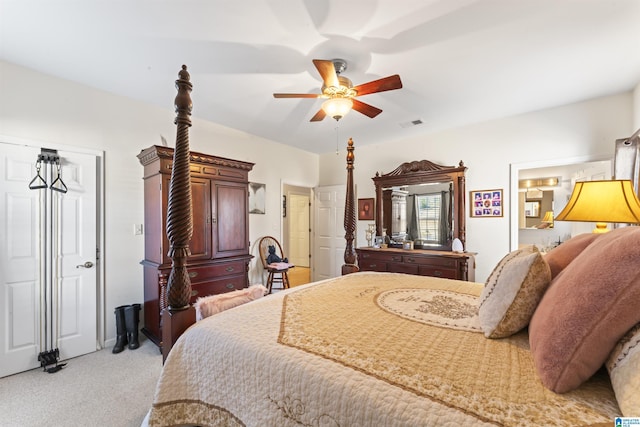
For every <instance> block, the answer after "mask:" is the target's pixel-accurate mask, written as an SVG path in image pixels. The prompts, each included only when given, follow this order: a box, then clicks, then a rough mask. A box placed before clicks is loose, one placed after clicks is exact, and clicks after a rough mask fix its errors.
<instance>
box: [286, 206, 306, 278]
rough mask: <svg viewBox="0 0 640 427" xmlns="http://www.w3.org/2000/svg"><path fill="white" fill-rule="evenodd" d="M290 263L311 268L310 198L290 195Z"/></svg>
mask: <svg viewBox="0 0 640 427" xmlns="http://www.w3.org/2000/svg"><path fill="white" fill-rule="evenodd" d="M289 211H290V218H289V248H290V251H289V253H288V254H287V255H288V256H289V261H290V262H291V263H292V264H295V265H296V266H299V267H309V196H303V195H300V194H290V195H289Z"/></svg>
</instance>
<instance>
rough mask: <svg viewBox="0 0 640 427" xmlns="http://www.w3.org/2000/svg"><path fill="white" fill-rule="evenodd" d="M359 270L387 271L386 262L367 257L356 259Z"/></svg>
mask: <svg viewBox="0 0 640 427" xmlns="http://www.w3.org/2000/svg"><path fill="white" fill-rule="evenodd" d="M358 267H360V270H361V271H387V263H386V261H384V260H382V259H377V258H369V259H363V260H359V261H358Z"/></svg>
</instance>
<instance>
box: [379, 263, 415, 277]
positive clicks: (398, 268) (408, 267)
mask: <svg viewBox="0 0 640 427" xmlns="http://www.w3.org/2000/svg"><path fill="white" fill-rule="evenodd" d="M387 271H388V272H390V273H405V274H418V266H417V265H414V264H407V263H400V262H390V263H388V264H387Z"/></svg>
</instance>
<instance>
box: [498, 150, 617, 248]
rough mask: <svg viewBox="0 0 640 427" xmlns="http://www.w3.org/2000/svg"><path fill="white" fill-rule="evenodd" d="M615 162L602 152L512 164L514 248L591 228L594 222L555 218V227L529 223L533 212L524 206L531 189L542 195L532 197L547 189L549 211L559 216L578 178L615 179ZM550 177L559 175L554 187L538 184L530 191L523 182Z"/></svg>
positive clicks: (552, 242) (546, 244) (547, 245)
mask: <svg viewBox="0 0 640 427" xmlns="http://www.w3.org/2000/svg"><path fill="white" fill-rule="evenodd" d="M611 165H612V163H611V159H608V158H604V157H598V156H587V157H579V158H570V159H553V160H549V161H540V162H531V163H520V164H512V165H511V211H510V212H511V215H510V218H511V221H510V235H511V238H510V248H511V249H510V250H512V251H513V250H516V249H518V248H519V247H520V245H530V244H535V245H537V246H539V247H542V248H550V247H553V246H554V245H556V244H558V242H562V241H565V240H566V239H567V238H568V237H571V236H575V235H576V234H580V233H586V232H590V231H591V229H593V225H590V224H588V223H580V222H554V223H553V224H554V225H553V226H552V227H545V228H539V227H532V226H529V223H528V222H527V220H528V219H529V218H528V216H530V215H528V214H527V210H526V209H523V208H522V207H523V206H524V205H525V203H526V202H527V200H529V198H528V196H527V194H528V193H529V192H537V193H539V194H540V196H539V197H537V196H534V197H533V198H531V200H542V199H543V197H544V195H545V193H551V198H552V202H551V205H550V207H549V208H548V211H551V212H552V214H553V217H555V216H556V215H558V214H559V213H560V212H561V211H562V209H563V208H564V207H565V205H566V204H567V201H568V200H569V196H570V195H571V191H572V189H573V186H574V184H575V182H576V181H590V180H594V179H611V171H612V168H611ZM549 177H553V178H557V179H558V181H557V184H555V185H554V186H550V187H546V186H544V185H542V186H535V187H534V188H532V189H529V190H526V191H525V190H523V189H521V188H520V185H519V182H520V181H521V180H531V181H539V179H540V178H549ZM523 191H525V192H523ZM541 207H542V205H541ZM542 216H543V215H542V212H541V213H539V214H538V217H537V218H535V219H534V220H533V223H535V224H540V223H541V221H542Z"/></svg>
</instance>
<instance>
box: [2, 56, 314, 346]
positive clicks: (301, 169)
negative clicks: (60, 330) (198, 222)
mask: <svg viewBox="0 0 640 427" xmlns="http://www.w3.org/2000/svg"><path fill="white" fill-rule="evenodd" d="M0 76H1V78H0V94H2V95H1V96H0V138H3V139H4V140H8V139H15V138H19V139H23V140H27V141H32V142H34V143H42V144H45V146H46V145H51V144H59V145H65V146H68V147H82V148H88V149H92V150H101V151H103V152H104V159H105V173H104V175H105V183H104V187H105V197H104V206H105V208H104V212H105V220H104V221H105V223H104V228H105V230H104V231H105V236H106V238H105V246H104V254H103V261H104V265H105V276H106V277H105V301H104V311H105V328H104V329H105V331H104V334H105V337H106V338H107V339H110V338H113V337H114V336H115V325H114V320H113V319H114V316H113V308H114V307H116V306H118V305H122V304H131V303H135V302H142V301H143V288H142V267H141V265H140V261H141V260H142V259H143V257H144V250H143V236H136V235H134V234H133V224H142V223H143V222H144V217H143V184H142V166H141V165H140V163H139V162H138V159H137V158H136V155H137V154H138V153H139V152H140V151H141V150H142V149H143V148H146V147H149V146H150V145H154V144H158V145H160V144H161V139H160V136H161V135H162V136H164V137H165V138H166V140H167V141H168V143H169V145H170V146H174V145H175V133H176V128H175V125H174V124H173V120H174V118H175V112H174V111H173V101H174V98H175V91H174V92H173V94H172V96H171V98H170V99H167V108H166V109H164V108H157V107H153V106H149V105H146V104H142V103H139V102H136V101H133V100H130V99H126V98H123V97H119V96H114V95H112V94H109V93H105V92H101V91H98V90H94V89H90V88H88V87H86V86H82V85H79V84H75V83H71V82H68V81H65V80H61V79H58V78H54V77H50V76H46V75H43V74H40V73H36V72H33V71H30V70H28V69H25V68H22V67H18V66H15V65H12V64H9V63H6V62H2V61H0ZM176 78H177V74H176ZM167 84H168V85H170V86H171V87H173V82H171V81H170V82H167ZM194 86H195V87H194V91H193V95H192V98H193V102H194V109H197V106H198V97H199V96H202V95H201V94H198V86H197V82H194ZM190 141H191V149H192V150H193V151H200V152H205V153H211V154H215V155H218V156H222V157H228V158H232V159H237V160H243V161H248V162H253V163H255V164H256V165H255V167H254V169H253V171H251V172H250V173H249V179H250V180H251V181H253V182H260V183H264V184H266V189H267V205H266V214H265V215H250V225H249V227H250V239H251V243H252V247H251V250H252V253H253V254H254V255H256V254H257V248H256V247H254V246H253V245H254V243H255V241H256V240H258V238H259V237H261V236H263V235H267V234H268V235H273V236H279V235H280V227H281V221H282V215H281V205H280V203H281V200H282V199H281V183H282V182H288V183H295V184H296V185H300V186H306V187H314V186H315V185H317V183H318V179H319V178H318V156H317V155H316V154H312V153H308V152H305V151H301V150H298V149H294V148H291V147H288V146H285V145H282V144H279V143H276V142H273V141H269V140H265V139H263V138H259V137H257V136H253V135H248V134H245V133H242V132H238V131H235V130H232V129H229V128H225V127H223V126H219V125H216V124H213V123H210V122H205V121H203V120H199V119H197V118H194V119H193V126H192V128H191V131H190ZM283 158H286V159H287V167H282V166H281V165H282V159H283ZM255 261H256V259H254V261H253V263H252V269H251V272H250V274H251V282H252V283H260V282H261V280H262V279H261V277H260V270H259V269H257V268H255V267H254V266H255ZM107 344H109V342H108V343H107Z"/></svg>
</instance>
